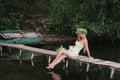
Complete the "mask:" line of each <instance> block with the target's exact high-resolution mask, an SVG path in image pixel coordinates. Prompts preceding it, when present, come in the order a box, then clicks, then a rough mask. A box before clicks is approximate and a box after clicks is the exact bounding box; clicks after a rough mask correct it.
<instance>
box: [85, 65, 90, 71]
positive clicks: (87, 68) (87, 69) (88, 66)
mask: <svg viewBox="0 0 120 80" xmlns="http://www.w3.org/2000/svg"><path fill="white" fill-rule="evenodd" d="M89 68H90V63H87V67H86V72H88V71H89Z"/></svg>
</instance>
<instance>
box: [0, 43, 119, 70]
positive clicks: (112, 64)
mask: <svg viewBox="0 0 120 80" xmlns="http://www.w3.org/2000/svg"><path fill="white" fill-rule="evenodd" d="M0 45H1V46H8V47H13V48H18V49H20V50H26V51H30V52H34V53H38V54H43V55H50V56H56V55H57V53H56V52H55V51H51V50H46V49H40V48H34V47H29V46H24V45H22V44H8V43H0ZM69 58H70V59H73V60H77V61H79V62H84V63H91V64H96V65H101V66H107V67H114V68H117V69H120V63H116V62H113V61H104V60H101V59H90V58H88V57H86V56H82V55H80V56H78V57H69Z"/></svg>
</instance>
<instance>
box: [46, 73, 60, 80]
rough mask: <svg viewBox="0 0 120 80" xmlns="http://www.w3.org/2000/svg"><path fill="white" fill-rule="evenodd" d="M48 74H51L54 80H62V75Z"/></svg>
mask: <svg viewBox="0 0 120 80" xmlns="http://www.w3.org/2000/svg"><path fill="white" fill-rule="evenodd" d="M48 74H50V75H51V76H52V78H53V79H54V80H62V78H61V75H60V74H57V73H55V72H54V71H51V72H48Z"/></svg>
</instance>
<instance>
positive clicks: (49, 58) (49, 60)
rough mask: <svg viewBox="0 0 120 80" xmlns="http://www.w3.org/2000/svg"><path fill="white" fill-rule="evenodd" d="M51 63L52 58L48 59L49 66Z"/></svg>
mask: <svg viewBox="0 0 120 80" xmlns="http://www.w3.org/2000/svg"><path fill="white" fill-rule="evenodd" d="M50 62H51V56H49V57H48V64H50Z"/></svg>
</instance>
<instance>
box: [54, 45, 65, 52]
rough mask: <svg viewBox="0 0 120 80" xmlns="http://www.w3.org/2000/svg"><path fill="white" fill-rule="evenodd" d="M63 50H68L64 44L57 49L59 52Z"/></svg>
mask: <svg viewBox="0 0 120 80" xmlns="http://www.w3.org/2000/svg"><path fill="white" fill-rule="evenodd" d="M61 50H67V49H66V48H65V47H63V45H61V46H60V47H59V48H57V49H56V52H57V53H59V52H60V51H61Z"/></svg>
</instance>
